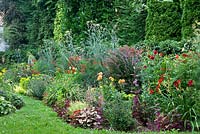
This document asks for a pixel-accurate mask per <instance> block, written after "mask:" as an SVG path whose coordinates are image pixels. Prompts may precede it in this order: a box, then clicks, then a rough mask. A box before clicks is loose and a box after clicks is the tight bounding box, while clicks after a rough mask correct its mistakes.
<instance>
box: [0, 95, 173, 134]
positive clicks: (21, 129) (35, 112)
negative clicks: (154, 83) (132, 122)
mask: <svg viewBox="0 0 200 134" xmlns="http://www.w3.org/2000/svg"><path fill="white" fill-rule="evenodd" d="M23 98H24V101H25V103H26V105H25V106H24V107H23V108H22V109H20V110H18V111H16V112H15V113H13V114H10V115H6V116H3V117H0V134H122V133H124V132H117V131H108V130H90V129H82V128H74V127H72V126H70V125H69V124H66V123H65V122H64V121H62V120H61V119H60V118H58V117H57V115H56V113H55V112H53V111H52V109H51V108H49V107H47V106H45V105H44V104H43V103H42V102H41V101H39V100H34V99H32V98H29V97H23ZM144 133H145V134H146V133H147V132H144ZM148 133H151V134H152V133H154V132H148ZM155 133H157V132H155ZM159 133H163V134H164V133H177V131H173V132H159ZM124 134H125V133H124ZM126 134H127V133H126Z"/></svg>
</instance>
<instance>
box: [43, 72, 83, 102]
mask: <svg viewBox="0 0 200 134" xmlns="http://www.w3.org/2000/svg"><path fill="white" fill-rule="evenodd" d="M78 77H79V74H78V73H75V74H68V73H63V74H61V73H58V74H57V75H56V77H55V78H54V80H53V81H52V82H51V83H50V84H49V85H48V86H47V91H46V96H45V101H46V103H47V104H48V105H53V104H55V103H56V102H57V101H58V102H59V101H61V102H62V101H64V100H65V99H69V100H71V101H81V100H82V99H83V98H84V97H83V96H84V92H85V91H84V89H81V87H80V85H79V84H77V83H74V82H75V81H76V79H77V78H78Z"/></svg>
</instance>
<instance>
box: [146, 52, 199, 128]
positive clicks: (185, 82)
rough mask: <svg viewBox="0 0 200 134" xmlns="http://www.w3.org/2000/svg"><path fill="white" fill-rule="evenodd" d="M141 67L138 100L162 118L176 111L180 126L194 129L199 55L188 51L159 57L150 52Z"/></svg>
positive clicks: (197, 113)
mask: <svg viewBox="0 0 200 134" xmlns="http://www.w3.org/2000/svg"><path fill="white" fill-rule="evenodd" d="M144 63H145V64H144V66H145V68H144V69H143V78H144V79H143V82H144V83H143V88H144V90H143V94H142V96H143V100H144V101H145V103H146V104H147V106H148V107H156V108H157V109H160V112H163V113H164V114H166V113H169V112H172V111H174V110H176V111H177V113H178V114H181V118H182V119H183V121H184V122H188V121H190V123H191V125H192V127H193V128H195V127H197V128H198V120H197V119H198V118H199V116H198V115H199V108H197V106H198V107H199V105H200V104H199V102H198V101H199V99H198V96H197V95H199V90H198V89H199V84H198V82H197V81H199V77H197V75H198V74H199V69H198V66H199V63H200V62H199V55H198V54H197V53H195V52H192V51H191V52H188V53H183V54H181V55H171V56H165V57H161V56H159V55H158V54H156V55H155V52H154V54H148V57H147V58H146V62H144ZM188 98H190V99H188ZM194 124H196V125H194Z"/></svg>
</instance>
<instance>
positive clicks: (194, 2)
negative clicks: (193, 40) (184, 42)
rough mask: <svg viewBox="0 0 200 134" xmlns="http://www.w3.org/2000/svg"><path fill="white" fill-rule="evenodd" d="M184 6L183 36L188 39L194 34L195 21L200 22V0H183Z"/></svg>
mask: <svg viewBox="0 0 200 134" xmlns="http://www.w3.org/2000/svg"><path fill="white" fill-rule="evenodd" d="M182 8H183V16H182V37H183V38H185V39H186V38H189V37H192V36H193V32H194V29H193V28H192V25H194V24H195V21H197V22H200V0H182Z"/></svg>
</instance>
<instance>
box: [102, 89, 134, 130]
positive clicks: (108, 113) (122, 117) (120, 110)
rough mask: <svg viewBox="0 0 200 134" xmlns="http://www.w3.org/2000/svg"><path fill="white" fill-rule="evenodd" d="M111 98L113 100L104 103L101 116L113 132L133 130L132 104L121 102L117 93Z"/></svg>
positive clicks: (127, 101)
mask: <svg viewBox="0 0 200 134" xmlns="http://www.w3.org/2000/svg"><path fill="white" fill-rule="evenodd" d="M110 90H112V89H110ZM112 96H113V100H111V101H105V105H104V107H103V115H104V116H105V118H106V119H107V120H108V122H109V124H110V125H111V127H112V128H113V129H115V130H120V131H127V130H131V129H133V127H134V119H133V118H132V114H131V113H132V110H131V106H132V102H131V101H130V100H123V97H122V96H121V94H120V93H119V92H115V94H112Z"/></svg>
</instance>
